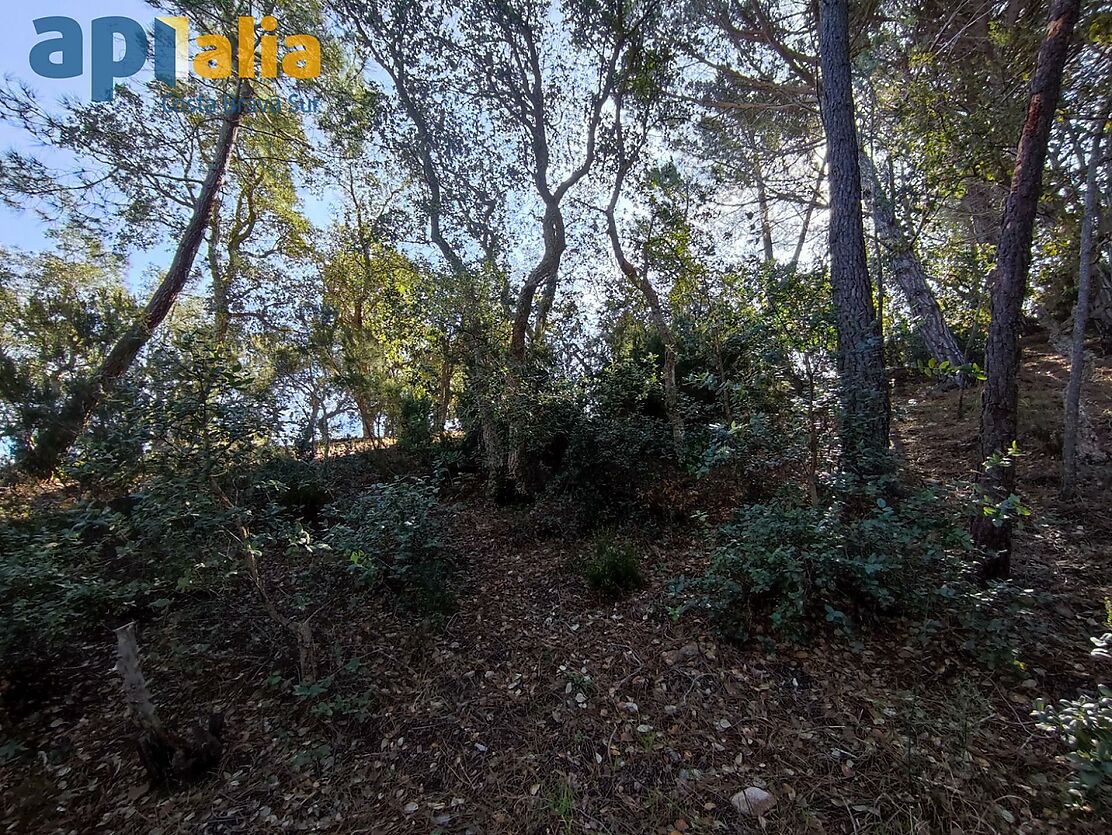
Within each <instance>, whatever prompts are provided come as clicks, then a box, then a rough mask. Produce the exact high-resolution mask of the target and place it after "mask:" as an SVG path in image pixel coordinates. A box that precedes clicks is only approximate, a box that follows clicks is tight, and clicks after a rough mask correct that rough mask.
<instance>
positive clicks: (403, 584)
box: [324, 479, 453, 614]
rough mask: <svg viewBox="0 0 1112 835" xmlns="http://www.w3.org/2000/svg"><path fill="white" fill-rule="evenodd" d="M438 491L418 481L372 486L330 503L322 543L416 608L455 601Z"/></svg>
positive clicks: (438, 608)
mask: <svg viewBox="0 0 1112 835" xmlns="http://www.w3.org/2000/svg"><path fill="white" fill-rule="evenodd" d="M436 507H437V501H436V493H435V491H434V490H433V488H432V487H430V486H429V485H428V484H427V483H426V482H425V481H423V480H420V479H409V480H405V479H402V480H398V481H394V482H391V483H388V484H376V485H373V486H372V487H371V488H370V489H369V490H367V491H366V492H365V493H363V494H362V495H360V496H359V497H358V498H356V499H355V500H354V501H346V502H343V503H336V504H333V505H330V506H329V507H328V508H326V510H325V514H326V516H328V517H329V518H331V519H332V520H334V521H333V524H332V526H331V527H330V528H329V529H328V532H327V533H326V534H325V537H324V542H325V543H326V544H327V545H328V546H330V547H331V548H332V549H333V550H334V551H336V552H338V553H339V554H340V555H341V556H342V557H343V559H344V560H345V561H346V562H347V563H348V565H349V568H350V569H351V570H352V571H353V572H354V573H355V574H357V575H358V576H359V578H360V580H361V581H362V582H364V583H365V584H367V585H374V584H375V583H376V582H377V580H378V578H379V577H382V579H383V581H384V582H386V583H387V584H388V585H390V586H391V587H392V588H393V589H394V590H395V591H397V592H398V593H399V594H400V595H402V596H403V597H404V598H405V599H406V600H407V601H408V602H410V603H411V604H413V605H415V606H416V607H417V608H418V609H419V610H421V611H425V612H428V613H432V614H435V613H442V612H445V611H448V610H450V609H451V608H452V605H453V595H452V592H451V589H450V574H451V571H450V566H449V564H448V561H447V560H446V559H445V557H444V553H443V544H442V541H441V535H442V532H441V526H440V521H439V519H438V518H437V517H436Z"/></svg>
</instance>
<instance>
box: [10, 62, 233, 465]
mask: <svg viewBox="0 0 1112 835" xmlns="http://www.w3.org/2000/svg"><path fill="white" fill-rule="evenodd" d="M250 95H251V87H250V84H249V83H248V82H247V81H245V80H243V79H240V80H239V82H238V83H237V85H236V97H237V100H239V101H241V102H242V99H243V98H246V97H248V96H250ZM231 110H232V112H230V113H225V114H224V119H223V124H222V126H221V128H220V136H219V138H218V139H217V142H216V148H215V149H214V150H213V156H212V162H211V163H210V164H209V170H208V174H207V175H206V176H205V181H204V184H203V185H202V186H201V193H200V194H199V195H198V196H197V202H196V204H195V205H194V207H193V215H192V216H191V217H190V218H189V223H188V224H187V225H186V227H185V231H184V232H182V236H181V240H180V241H179V242H178V248H177V250H176V251H175V253H174V260H173V261H172V262H171V263H170V269H169V270H167V271H166V275H165V277H164V278H163V279H162V283H161V284H159V285H158V289H157V290H155V292H154V295H152V296H151V298H150V300H149V301H148V302H147V306H146V307H145V308H144V309H143V312H142V313H141V314H140V316H139V319H138V321H136V322H135V323H134V324H133V325H132V326H131V327H130V328H128V330H127V331H126V332H125V333H124V335H123V336H121V337H120V339H119V341H117V342H116V344H115V345H114V346H113V348H112V350H111V351H110V352H109V353H108V356H106V357H105V358H104V360H103V361H102V362H101V364H100V367H99V368H97V370H96V371H95V372H93V375H92V376H91V377H90V378H89V379H88V380H86V381H85V382H84V383H83V384H81V385H79V386H78V387H77V389H76V390H75V391H74V392H73V394H71V395H70V397H69V399H68V400H67V401H66V402H65V404H63V406H62V409H61V411H60V412H59V413H58V415H57V416H56V418H55V419H54V420H53V422H52V423H51V424H50V425H49V426H47V427H45V428H44V429H43V431H42V433H41V434H40V435H39V439H38V443H37V444H36V445H35V449H34V451H33V452H32V454H31V455H30V457H29V458H28V460H27V462H26V465H25V466H26V469H27V470H28V471H29V472H32V473H35V474H37V475H42V476H45V475H49V474H50V473H51V472H53V471H54V469H55V468H56V467H57V466H58V462H59V461H60V460H61V458H62V456H63V455H65V454H66V452H67V451H68V450H69V448H70V447H71V446H72V445H73V442H74V441H75V440H77V436H78V435H79V434H81V431H82V429H84V427H85V423H86V422H87V421H88V419H89V416H90V415H91V414H92V413H93V411H94V410H95V409H96V408H97V406H98V405H99V404H100V402H101V401H102V400H103V399H104V397H105V395H107V394H108V393H109V392H110V391H111V390H112V388H113V387H114V386H115V384H116V383H117V382H118V381H119V379H120V377H122V376H123V375H124V374H125V373H126V372H127V370H128V368H130V367H131V363H132V362H133V361H134V360H135V357H136V356H137V355H138V354H139V352H140V351H141V350H142V349H143V346H144V345H146V344H147V340H149V339H150V338H151V334H153V333H154V331H155V329H156V328H157V327H158V326H159V325H160V324H161V323H162V320H163V319H165V318H166V315H167V314H168V313H169V312H170V309H171V308H172V307H173V306H174V302H175V301H176V300H177V297H178V294H179V293H181V290H182V288H183V287H184V286H185V283H186V282H187V281H188V280H189V273H190V271H191V270H192V268H193V260H194V258H196V256H197V250H198V248H199V247H200V246H201V241H202V239H203V238H204V236H205V228H206V227H207V226H208V221H209V217H210V216H211V214H212V209H213V205H214V203H215V202H216V198H217V195H218V194H219V193H220V187H221V185H222V184H223V182H224V170H225V168H226V167H227V164H228V158H229V157H230V155H231V152H232V147H233V146H234V145H235V141H236V134H237V133H238V132H239V125H240V118H241V114H242V110H243V108H242V107H234V108H231Z"/></svg>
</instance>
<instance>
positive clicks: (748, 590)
mask: <svg viewBox="0 0 1112 835" xmlns="http://www.w3.org/2000/svg"><path fill="white" fill-rule="evenodd" d="M883 489H884V484H883V482H881V483H878V484H876V485H873V486H871V487H867V488H866V487H863V486H857V487H855V488H853V489H848V490H847V489H840V490H835V491H833V492H832V493H831V495H830V496H829V497H828V499H827V500H826V501H824V502H822V503H820V504H817V505H816V504H812V503H810V502H809V501H807V500H806V498H805V497H804V496H802V495H799V494H797V493H795V492H790V491H785V493H784V494H783V495H782V496H781V497H780V498H779V499H778V500H776V501H773V502H770V503H765V504H753V505H748V506H743V507H741V508H740V509H738V510H737V511H736V513H735V514H734V517H733V519H732V520H730V521H729V522H728V523H726V524H724V525H722V526H721V527H719V528H718V530H717V531H716V533H715V537H714V540H715V543H716V544H715V550H714V554H713V558H712V562H711V566H710V568H709V570H708V571H707V573H706V574H705V575H704V576H703V577H701V578H696V579H694V580H681V581H680V582H679V583H678V584H677V586H678V589H679V590H681V591H690V592H694V595H693V597H691V598H690V601H689V603H688V605H689V606H694V607H698V608H701V609H703V610H704V611H706V612H708V613H709V614H710V615H711V617H712V618H713V619H714V621H715V622H716V623H717V624H718V625H719V627H720V628H721V629H722V631H723V632H724V633H725V634H727V635H728V636H730V637H732V638H736V639H739V640H744V639H747V638H749V637H751V636H754V635H757V634H779V635H780V636H782V637H788V638H799V637H801V636H802V635H803V634H804V633H805V632H806V631H807V629H808V628H809V627H810V626H811V625H812V624H813V623H815V622H816V621H818V622H826V623H828V624H832V625H834V626H836V627H839V628H842V629H850V628H852V627H853V625H854V624H856V623H860V622H861V621H864V620H867V619H870V618H873V617H876V616H878V615H884V614H909V613H914V612H919V611H922V610H924V609H925V608H926V606H927V604H928V603H929V602H930V601H932V600H935V599H937V596H938V595H939V594H940V592H941V590H942V589H943V588H944V587H945V585H946V583H947V582H949V581H951V580H954V579H955V578H956V576H957V574H956V571H957V564H956V562H955V560H954V559H953V558H952V557H951V556H950V555H949V552H950V551H951V550H952V549H958V550H961V549H964V548H965V547H967V545H968V538H967V536H966V535H965V533H964V531H962V530H961V529H960V528H958V527H957V526H956V525H954V524H953V523H952V521H950V520H948V519H946V518H945V517H944V516H940V515H939V513H938V508H937V504H938V500H937V498H936V497H935V496H933V495H932V494H930V493H922V494H918V495H915V496H911V497H905V498H903V499H902V500H899V501H898V502H897V501H895V500H891V501H890V500H889V499H886V498H884V496H883V495H882V491H883Z"/></svg>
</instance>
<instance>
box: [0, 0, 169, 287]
mask: <svg viewBox="0 0 1112 835" xmlns="http://www.w3.org/2000/svg"><path fill="white" fill-rule="evenodd" d="M51 15H63V16H66V17H72V18H73V19H74V20H76V21H77V22H78V23H80V24H81V27H82V30H83V31H84V32H85V33H86V38H85V42H84V44H83V46H84V48H83V50H82V52H83V56H82V57H83V59H84V62H85V67H84V68H85V72H84V73H83V74H82V75H81V76H80V77H78V78H64V79H54V78H42V77H40V76H38V75H35V73H33V72H32V71H31V67H30V64H29V63H28V58H27V56H28V54H29V53H30V51H31V47H32V46H34V45H35V44H36V43H37V42H38V41H39V40H41V39H43V38H47V37H50V35H44V36H42V37H41V38H40V36H39V35H37V34H36V33H35V25H34V21H35V19H36V18H39V17H49V16H51ZM105 15H121V16H123V17H130V18H134V19H135V20H137V21H138V22H139V23H141V24H143V25H144V26H145V27H146V26H149V24H150V22H151V20H153V19H154V17H155V10H154V9H152V8H151V7H150V6H148V5H147V4H146V3H144V2H142V0H100V1H99V2H90V0H35V2H31V3H19V2H11V3H9V4H7V12H6V13H5V15H4V25H3V26H0V75H3V76H4V77H5V78H17V79H19V80H20V81H23V82H25V83H28V84H30V85H31V86H32V87H33V88H34V89H35V90H37V91H38V93H39V95H40V96H41V97H42V99H43V100H44V101H47V102H49V101H57V100H59V99H61V98H62V97H64V96H78V97H81V98H83V99H88V98H89V75H88V69H89V42H88V32H89V23H90V22H91V21H92V19H93V18H95V17H103V16H105ZM13 147H14V148H17V149H19V150H21V151H26V152H40V151H41V148H39V147H37V146H35V145H33V144H32V143H30V142H29V141H28V139H27V137H26V136H25V135H24V134H23V133H22V132H21V131H19V130H17V129H15V128H13V127H11V126H10V125H6V124H3V123H0V148H3V149H5V150H7V149H8V148H13ZM45 232H46V227H45V226H44V224H43V223H42V222H41V221H40V220H39V218H38V217H36V215H35V214H34V213H33V212H30V211H14V210H12V209H9V208H6V207H3V206H0V245H2V246H14V247H21V248H24V249H36V248H40V247H43V246H46V245H47V244H48V239H47V238H46V235H45ZM148 261H149V259H147V258H144V257H143V255H142V254H139V255H137V256H136V258H135V259H133V268H139V269H143V268H145V264H146V263H147V262H148ZM141 265H142V266H141Z"/></svg>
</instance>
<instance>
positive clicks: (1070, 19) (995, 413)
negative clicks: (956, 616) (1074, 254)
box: [972, 0, 1080, 580]
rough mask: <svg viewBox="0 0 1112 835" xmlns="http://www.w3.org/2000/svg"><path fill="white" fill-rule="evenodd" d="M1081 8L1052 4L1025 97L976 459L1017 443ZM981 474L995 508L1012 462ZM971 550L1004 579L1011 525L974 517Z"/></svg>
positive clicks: (1010, 485)
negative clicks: (1040, 215) (1066, 76)
mask: <svg viewBox="0 0 1112 835" xmlns="http://www.w3.org/2000/svg"><path fill="white" fill-rule="evenodd" d="M1079 6H1080V0H1057V2H1055V4H1054V6H1053V7H1052V8H1051V10H1050V20H1049V24H1048V26H1047V30H1046V36H1045V38H1044V39H1043V42H1042V45H1041V46H1040V47H1039V56H1038V61H1037V63H1036V67H1035V75H1034V77H1033V78H1032V80H1031V95H1030V101H1029V103H1028V106H1027V115H1026V117H1025V119H1024V122H1023V131H1022V133H1021V135H1020V139H1019V146H1018V149H1017V152H1016V163H1015V171H1014V173H1013V175H1012V184H1011V190H1010V192H1009V194H1008V199H1007V202H1006V203H1005V205H1004V217H1003V220H1002V221H1001V229H1000V245H999V247H998V248H997V253H996V267H995V268H994V269H993V276H992V280H991V283H992V297H991V300H990V315H991V320H990V323H989V330H988V340H987V342H986V345H985V373H986V375H987V379H986V382H985V386H984V389H983V391H982V393H981V459H982V460H983V461H986V462H987V461H988V460H989V459H990V458H992V457H993V456H994V455H996V454H1002V453H1005V452H1006V451H1007V450H1008V449H1009V448H1010V447H1011V445H1012V443H1013V442H1014V441H1015V440H1016V434H1017V433H1016V413H1017V402H1018V396H1019V390H1018V375H1019V368H1020V347H1019V327H1020V317H1021V315H1022V308H1023V298H1024V296H1025V295H1026V293H1027V273H1028V270H1029V268H1030V266H1031V238H1032V235H1033V230H1034V225H1035V211H1036V209H1037V208H1038V203H1039V193H1040V191H1041V189H1042V173H1043V165H1044V163H1045V162H1046V149H1047V142H1048V140H1049V138H1050V128H1051V125H1052V123H1053V121H1054V112H1055V110H1056V109H1057V106H1058V94H1059V92H1060V90H1061V86H1062V72H1063V69H1064V68H1065V65H1066V58H1067V55H1068V52H1069V42H1070V36H1071V35H1072V33H1073V27H1074V25H1075V24H1076V22H1077V16H1078V9H1079ZM997 461H998V462H999V463H996V464H993V465H989V464H987V463H986V466H985V467H984V469H983V470H982V472H981V475H980V477H979V478H978V488H979V490H980V492H981V494H982V498H983V500H984V502H985V506H986V507H988V508H991V507H994V506H996V507H998V506H999V505H1000V503H1001V502H1003V501H1005V500H1006V499H1007V498H1008V497H1009V496H1011V495H1012V494H1013V493H1014V492H1015V467H1014V466H1012V465H1011V463H1012V462H1010V461H1007V462H1002V461H999V459H997ZM972 535H973V541H974V543H975V544H976V545H977V546H978V547H979V548H981V549H983V550H984V551H985V552H986V553H987V555H988V556H987V558H986V560H985V562H984V563H983V565H982V566H981V576H982V578H983V579H986V580H989V579H999V578H1005V577H1007V576H1008V575H1009V574H1010V572H1011V553H1012V520H1011V519H1007V518H997V516H996V515H995V514H993V515H990V514H985V513H978V514H977V515H976V516H975V517H974V519H973V523H972Z"/></svg>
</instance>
